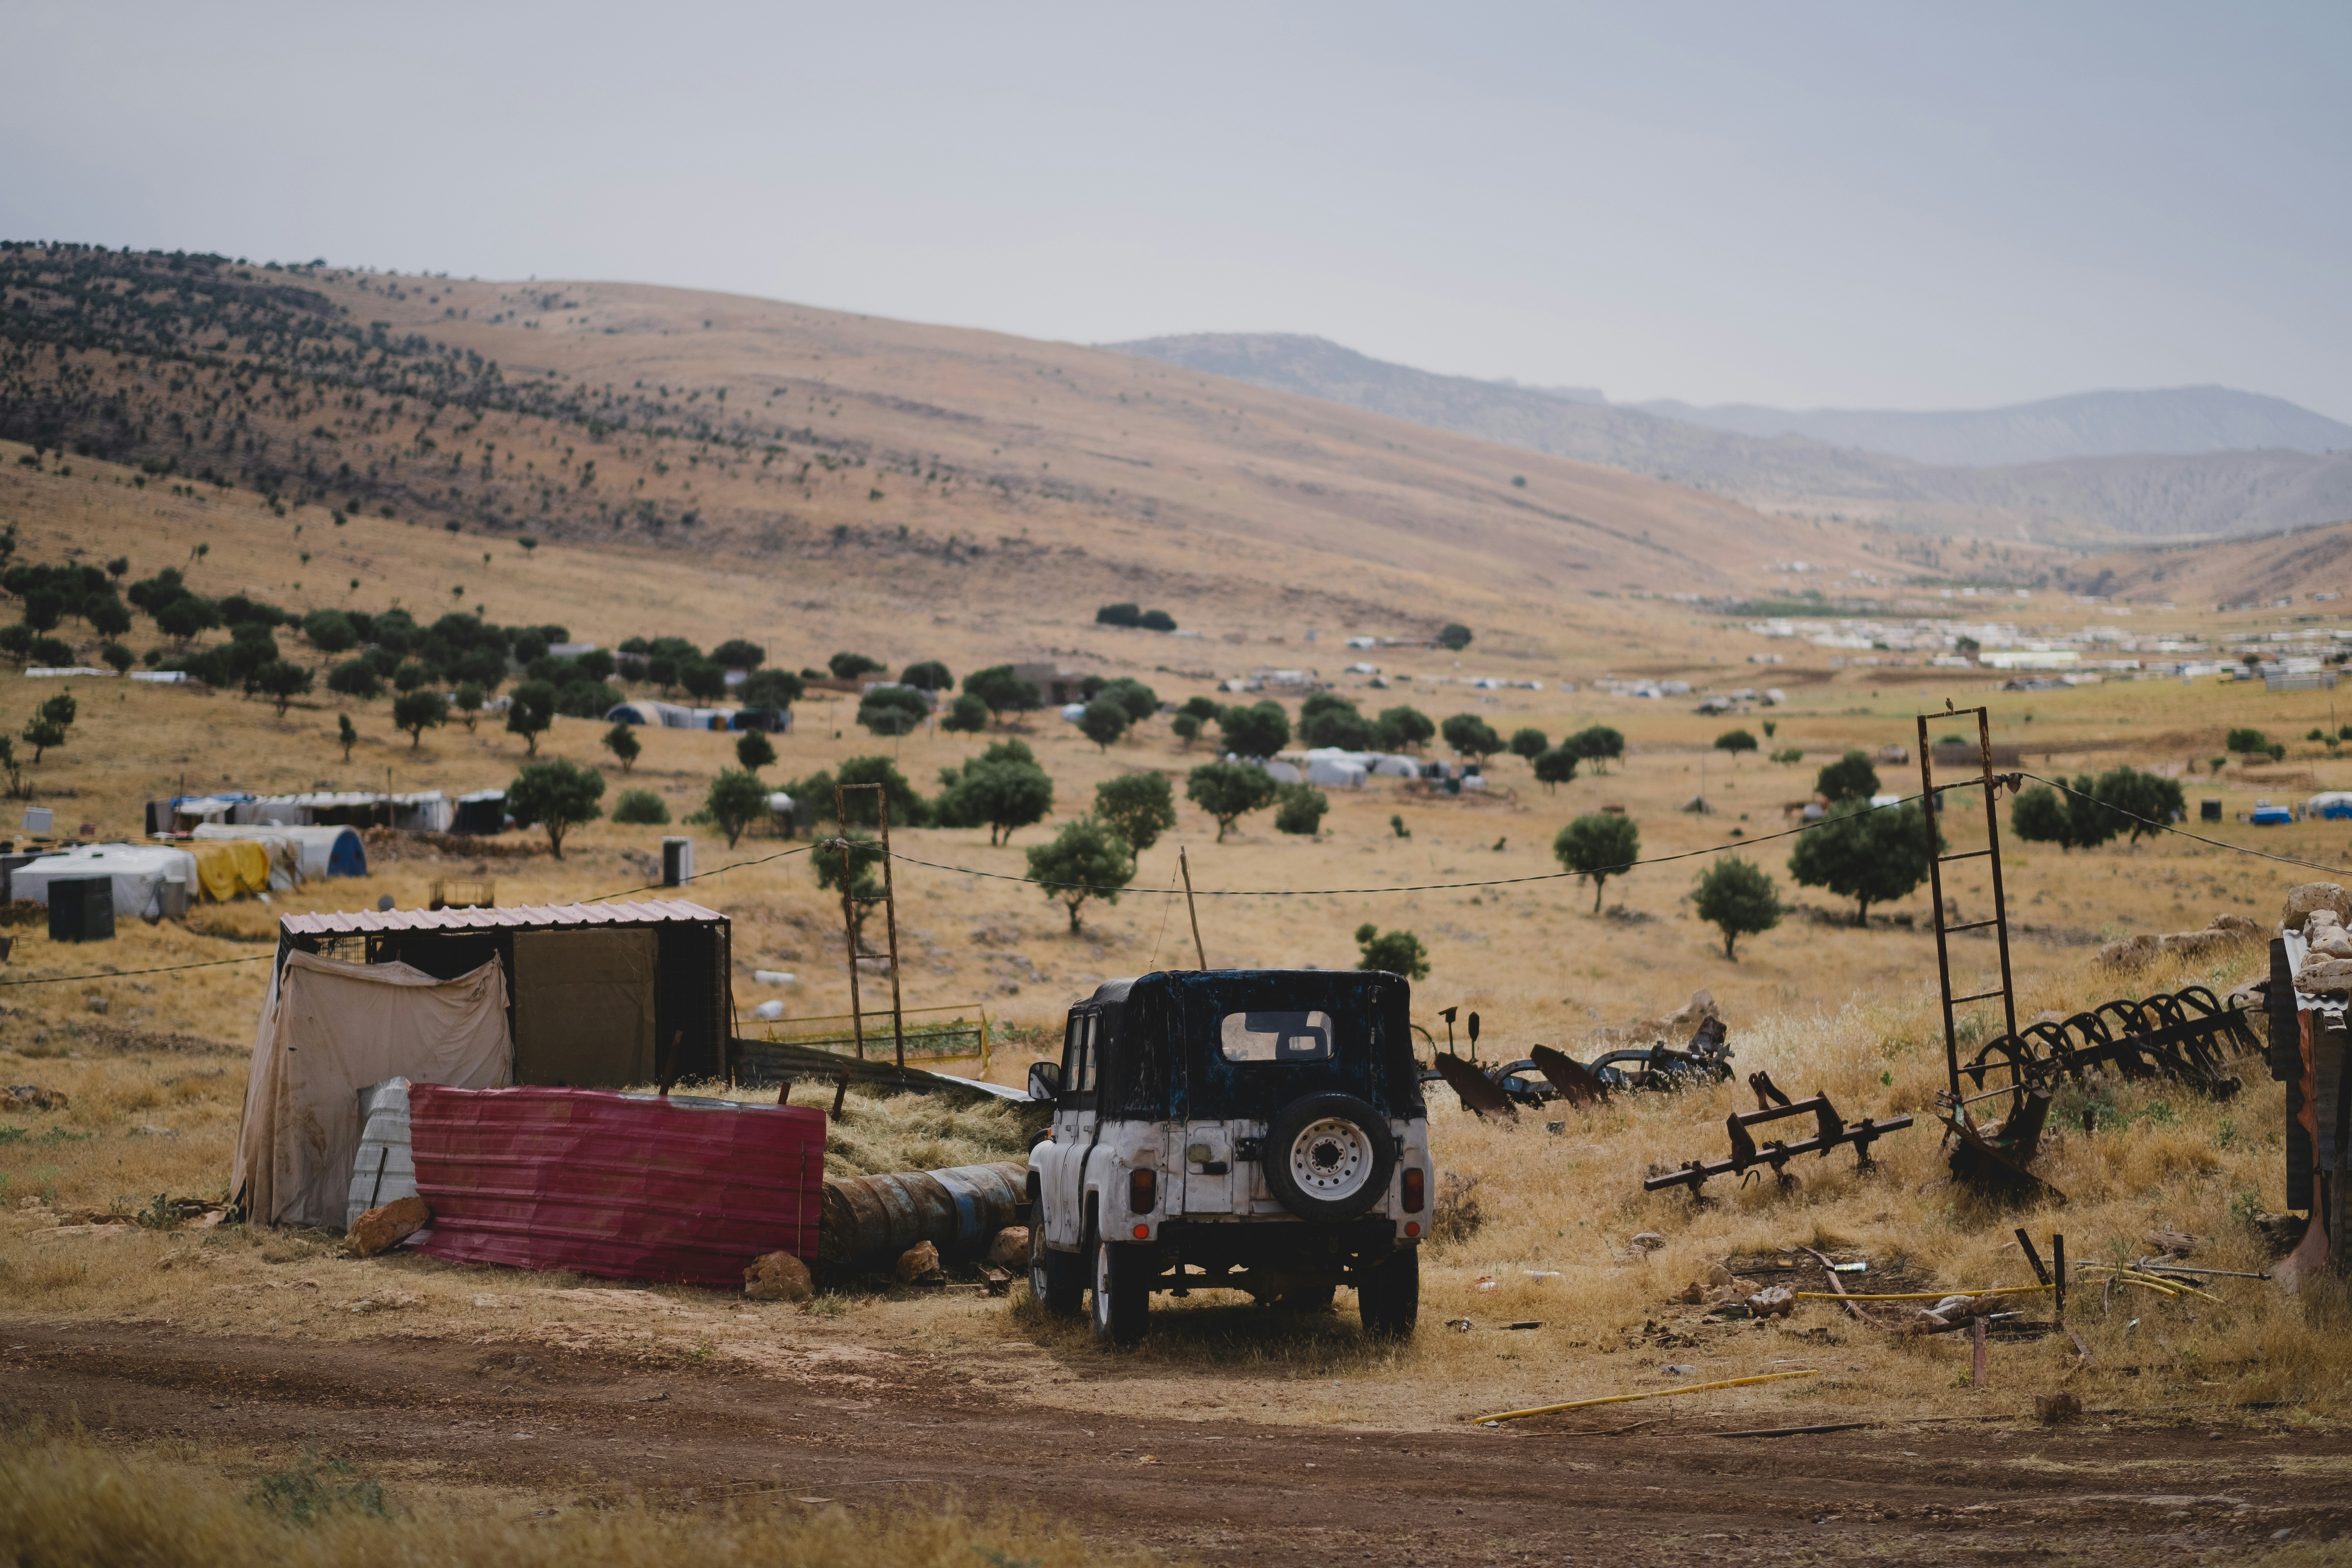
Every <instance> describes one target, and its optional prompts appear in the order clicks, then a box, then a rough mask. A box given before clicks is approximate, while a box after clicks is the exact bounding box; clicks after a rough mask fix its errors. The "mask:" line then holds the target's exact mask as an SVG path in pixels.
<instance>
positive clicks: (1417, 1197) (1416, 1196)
mask: <svg viewBox="0 0 2352 1568" xmlns="http://www.w3.org/2000/svg"><path fill="white" fill-rule="evenodd" d="M1428 1182H1429V1175H1428V1173H1427V1172H1425V1171H1423V1169H1422V1168H1421V1167H1420V1166H1419V1165H1407V1166H1406V1167H1405V1168H1404V1212H1405V1213H1407V1214H1419V1213H1420V1212H1421V1205H1423V1203H1424V1202H1426V1201H1427V1200H1428V1197H1429V1190H1428Z"/></svg>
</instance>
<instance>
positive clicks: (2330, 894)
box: [2279, 882, 2352, 931]
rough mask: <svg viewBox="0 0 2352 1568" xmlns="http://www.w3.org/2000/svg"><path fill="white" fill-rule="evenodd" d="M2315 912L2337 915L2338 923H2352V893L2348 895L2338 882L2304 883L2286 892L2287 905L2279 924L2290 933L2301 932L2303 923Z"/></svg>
mask: <svg viewBox="0 0 2352 1568" xmlns="http://www.w3.org/2000/svg"><path fill="white" fill-rule="evenodd" d="M2313 910H2332V911H2333V912H2334V913H2335V916H2336V923H2337V924H2339V925H2341V924H2344V923H2345V922H2347V921H2352V893H2347V892H2346V891H2345V890H2344V888H2343V885H2342V884H2341V883H2337V882H2303V883H2299V884H2297V885H2296V886H2294V887H2292V888H2289V889H2287V890H2286V903H2285V905H2284V907H2283V908H2282V909H2281V910H2279V924H2280V925H2282V926H2284V928H2285V929H2287V930H2288V931H2301V930H2302V929H2303V922H2304V921H2305V920H2307V919H2309V918H2310V916H2311V913H2312V911H2313Z"/></svg>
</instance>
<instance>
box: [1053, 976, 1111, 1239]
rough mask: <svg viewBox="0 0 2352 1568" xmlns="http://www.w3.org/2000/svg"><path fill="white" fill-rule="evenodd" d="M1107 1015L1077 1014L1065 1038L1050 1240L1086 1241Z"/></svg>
mask: <svg viewBox="0 0 2352 1568" xmlns="http://www.w3.org/2000/svg"><path fill="white" fill-rule="evenodd" d="M1101 1030H1102V1015H1101V1013H1100V1012H1099V1011H1098V1010H1087V1011H1084V1012H1074V1013H1072V1014H1071V1015H1070V1021H1069V1026H1068V1027H1067V1028H1066V1030H1065V1031H1064V1033H1063V1037H1062V1091H1061V1093H1060V1094H1058V1095H1056V1096H1055V1099H1054V1165H1053V1170H1052V1173H1051V1174H1050V1175H1049V1176H1048V1177H1047V1182H1048V1184H1049V1185H1048V1190H1047V1191H1046V1193H1045V1214H1046V1223H1045V1241H1046V1244H1047V1245H1048V1246H1051V1247H1077V1246H1079V1245H1080V1244H1081V1243H1083V1242H1084V1241H1085V1239H1086V1171H1087V1156H1088V1155H1089V1154H1091V1153H1092V1152H1093V1151H1094V1142H1095V1130H1096V1127H1097V1114H1096V1099H1097V1096H1096V1079H1097V1074H1098V1071H1099V1064H1098V1062H1097V1052H1098V1051H1099V1050H1100V1048H1101Z"/></svg>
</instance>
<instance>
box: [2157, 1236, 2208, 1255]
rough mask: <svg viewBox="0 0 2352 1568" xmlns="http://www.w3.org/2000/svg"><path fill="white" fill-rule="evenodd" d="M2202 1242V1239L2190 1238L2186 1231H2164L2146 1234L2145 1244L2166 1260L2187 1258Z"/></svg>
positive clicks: (2203, 1240)
mask: <svg viewBox="0 0 2352 1568" xmlns="http://www.w3.org/2000/svg"><path fill="white" fill-rule="evenodd" d="M2204 1242H2205V1238H2204V1237H2201V1236H2190V1235H2189V1234H2188V1233H2187V1232H2186V1231H2179V1230H2171V1229H2166V1230H2151V1231H2149V1232H2148V1233H2147V1244H2148V1245H2149V1246H2150V1247H2154V1248H2156V1249H2157V1250H2158V1252H2160V1253H2162V1254H2164V1256H2166V1257H2167V1258H2187V1257H2189V1256H2190V1255H2191V1254H2192V1253H2194V1252H2195V1251H2196V1250H2197V1249H2198V1248H2199V1247H2201V1246H2203V1245H2204Z"/></svg>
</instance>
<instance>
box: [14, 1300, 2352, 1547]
mask: <svg viewBox="0 0 2352 1568" xmlns="http://www.w3.org/2000/svg"><path fill="white" fill-rule="evenodd" d="M0 1368H5V1383H0V1387H5V1394H0V1397H5V1407H6V1413H7V1415H8V1418H9V1419H10V1420H11V1421H12V1422H14V1421H16V1420H21V1419H23V1418H25V1417H26V1416H29V1415H47V1416H49V1417H52V1418H56V1417H65V1416H72V1415H78V1416H79V1418H80V1419H81V1420H82V1421H83V1422H84V1423H85V1424H86V1425H87V1426H89V1428H91V1429H92V1430H94V1431H100V1432H102V1433H103V1434H104V1435H105V1437H106V1440H109V1441H145V1440H152V1439H159V1438H180V1439H184V1440H193V1441H198V1442H203V1443H206V1444H208V1445H212V1446H214V1447H217V1448H219V1449H220V1450H222V1451H224V1452H257V1451H269V1450H276V1451H278V1452H291V1451H292V1450H293V1449H294V1448H296V1447H299V1446H300V1445H302V1444H304V1443H312V1442H315V1443H316V1444H317V1445H318V1446H319V1447H320V1449H321V1450H323V1451H324V1452H326V1453H329V1454H331V1455H335V1456H338V1457H341V1458H350V1459H352V1460H353V1461H354V1462H356V1463H359V1464H361V1465H362V1466H369V1465H374V1466H379V1467H384V1468H387V1469H388V1470H392V1471H394V1472H395V1473H396V1472H399V1471H403V1470H405V1471H407V1472H409V1473H430V1474H433V1475H435V1476H436V1477H437V1478H439V1479H441V1480H443V1481H445V1482H448V1483H457V1484H469V1483H470V1484H477V1485H485V1486H493V1487H499V1488H509V1489H522V1490H525V1491H531V1492H537V1493H541V1494H543V1496H544V1501H545V1503H546V1504H547V1505H550V1506H555V1507H562V1508H568V1507H573V1506H582V1505H584V1504H586V1503H588V1502H590V1501H592V1500H599V1499H610V1498H614V1497H617V1496H621V1495H625V1494H626V1493H628V1492H632V1491H634V1492H635V1494H637V1495H639V1496H642V1497H645V1498H646V1499H648V1500H656V1501H660V1502H665V1503H692V1502H698V1501H708V1500H711V1499H713V1498H715V1497H719V1496H724V1495H729V1494H741V1493H749V1492H761V1491H768V1492H780V1493H782V1495H784V1496H786V1497H791V1498H796V1499H825V1500H833V1501H836V1502H840V1503H844V1504H849V1505H853V1506H855V1505H860V1504H866V1503H870V1502H873V1501H875V1500H879V1499H881V1498H883V1497H886V1496H888V1497H895V1498H908V1497H917V1498H922V1497H930V1496H936V1495H938V1494H940V1493H941V1492H944V1491H947V1490H950V1489H953V1490H959V1491H961V1493H962V1494H963V1495H964V1496H965V1497H966V1498H967V1499H968V1500H971V1501H972V1502H974V1503H976V1504H979V1505H982V1506H988V1505H992V1504H998V1503H1003V1504H1010V1505H1014V1506H1020V1507H1029V1508H1036V1509H1041V1510H1045V1511H1048V1512H1051V1513H1054V1514H1056V1515H1060V1516H1063V1517H1066V1518H1068V1519H1070V1520H1072V1521H1075V1522H1076V1524H1077V1525H1078V1527H1079V1528H1080V1529H1081V1530H1083V1531H1086V1532H1087V1534H1088V1535H1090V1536H1099V1537H1102V1538H1105V1539H1110V1540H1119V1541H1136V1540H1139V1541H1142V1542H1148V1543H1150V1544H1151V1545H1153V1546H1156V1547H1159V1548H1160V1549H1162V1550H1165V1551H1168V1552H1171V1553H1173V1554H1178V1555H1187V1554H1190V1555H1196V1556H1198V1557H1199V1558H1200V1559H1201V1560H1202V1562H1204V1563H1262V1562H1273V1563H1280V1562H1292V1561H1297V1562H1308V1561H1313V1562H1318V1563H1330V1562H1347V1563H1358V1562H1363V1563H1465V1562H1466V1563H1512V1562H1519V1561H1530V1560H1532V1561H1543V1562H1553V1563H1558V1562H1565V1561H1574V1562H1591V1561H1594V1560H1605V1561H1609V1562H1612V1563H1618V1564H1633V1563H1676V1564H1685V1563H1688V1562H1690V1561H1691V1560H1692V1559H1693V1557H1694V1555H1701V1556H1704V1557H1706V1558H1707V1559H1709V1560H1716V1561H1750V1560H1758V1559H1761V1558H1765V1557H1768V1556H1779V1555H1782V1554H1792V1555H1797V1556H1800V1557H1801V1556H1805V1555H1808V1554H1810V1555H1813V1556H1818V1557H1824V1558H1830V1559H1838V1558H1843V1557H1849V1556H1851V1557H1861V1556H1864V1555H1871V1556H1875V1557H1880V1558H1890V1559H1894V1560H1898V1561H1900V1560H1908V1561H1928V1560H1935V1559H1941V1558H1948V1557H1952V1556H1957V1555H1960V1554H1963V1553H1965V1554H1966V1555H1968V1556H1969V1558H1970V1559H1971V1560H1975V1561H1990V1562H1998V1561H2009V1560H2018V1561H2023V1560H2028V1559H2040V1560H2047V1559H2050V1558H2052V1557H2053V1556H2054V1557H2058V1558H2065V1557H2069V1556H2072V1555H2074V1554H2076V1553H2081V1554H2084V1555H2090V1554H2092V1553H2097V1554H2099V1555H2102V1556H2105V1555H2107V1554H2108V1553H2111V1552H2116V1551H2118V1550H2119V1549H2125V1550H2128V1549H2132V1548H2138V1549H2147V1548H2156V1549H2160V1550H2165V1551H2174V1552H2177V1551H2180V1550H2184V1549H2198V1550H2208V1551H2210V1550H2213V1549H2232V1548H2234V1549H2238V1550H2252V1549H2253V1548H2256V1547H2261V1546H2268V1545H2270V1544H2271V1543H2272V1542H2273V1539H2293V1540H2300V1541H2310V1540H2315V1539H2333V1538H2336V1537H2338V1536H2340V1535H2343V1534H2346V1533H2347V1532H2352V1486H2347V1484H2346V1483H2347V1479H2352V1438H2347V1437H2346V1436H2337V1435H2321V1436H2315V1435H2313V1434H2310V1433H2307V1432H2305V1433H2294V1434H2290V1433H2288V1432H2287V1431H2285V1430H2284V1427H2283V1426H2277V1425H2268V1426H2265V1425H2261V1424H2255V1425H2242V1426H2231V1427H2228V1428H2225V1429H2221V1430H2216V1429H2214V1428H2213V1427H2212V1426H2210V1424H2205V1423H2200V1424H2197V1425H2194V1426H2185V1427H2177V1428H2176V1427H2166V1426H2151V1425H2148V1424H2147V1423H2145V1422H2144V1421H2143V1422H2141V1423H2138V1424H2135V1425H2133V1426H2129V1427H2116V1428H2109V1429H2105V1430H2102V1429H2100V1428H2101V1426H2102V1425H2103V1424H2102V1422H2101V1421H2100V1420H2099V1418H2097V1417H2096V1416H2094V1417H2093V1418H2092V1419H2091V1420H2090V1421H2089V1422H2088V1423H2087V1424H2086V1425H2085V1426H2080V1427H2072V1428H2063V1429H2057V1430H2045V1429H2042V1428H2038V1427H2037V1428H2010V1427H2006V1426H2000V1425H1997V1424H1972V1425H1963V1424H1950V1425H1942V1426H1898V1427H1883V1428H1877V1429H1872V1430H1865V1431H1853V1432H1841V1433H1832V1434H1826V1435H1821V1436H1799V1437H1787V1438H1748V1439H1733V1438H1726V1437H1722V1436H1713V1435H1709V1434H1708V1433H1706V1431H1704V1430H1703V1429H1702V1427H1701V1426H1699V1425H1695V1424H1693V1423H1691V1422H1688V1421H1683V1422H1677V1423H1673V1424H1671V1425H1670V1424H1668V1423H1667V1422H1666V1421H1665V1420H1664V1418H1663V1416H1662V1415H1654V1416H1653V1417H1651V1418H1649V1424H1641V1423H1643V1420H1644V1417H1643V1414H1642V1413H1641V1412H1640V1411H1638V1410H1636V1411H1633V1412H1630V1413H1628V1414H1626V1415H1622V1417H1620V1416H1617V1415H1614V1414H1613V1413H1604V1418H1603V1419H1600V1420H1593V1421H1589V1422H1584V1423H1580V1425H1579V1426H1578V1428H1577V1430H1575V1431H1574V1432H1567V1431H1561V1430H1557V1429H1555V1430H1553V1431H1551V1432H1545V1431H1542V1430H1540V1429H1538V1428H1537V1427H1536V1426H1532V1425H1531V1426H1511V1427H1503V1428H1497V1429H1464V1430H1461V1431H1458V1432H1454V1431H1449V1432H1444V1433H1436V1434H1431V1433H1411V1434H1401V1433H1381V1432H1370V1431H1351V1430H1345V1429H1338V1428H1327V1427H1294V1426H1285V1427H1272V1426H1251V1425H1247V1424H1243V1423H1234V1422H1198V1423H1194V1422H1173V1421H1166V1420H1129V1419H1122V1418H1119V1417H1117V1416H1114V1415H1105V1416H1103V1417H1101V1418H1094V1417H1090V1416H1087V1415H1073V1414H1066V1413H1063V1412H1056V1411H1046V1410H1040V1409H1038V1408H1035V1407H1034V1406H1030V1405H1015V1404H1008V1403H1005V1402H1003V1401H1002V1400H1000V1399H999V1398H998V1397H996V1396H995V1395H993V1394H990V1393H989V1392H987V1391H985V1390H982V1389H978V1388H974V1387H972V1386H971V1385H969V1384H958V1383H955V1382H952V1381H946V1382H937V1383H934V1382H931V1381H930V1380H929V1378H928V1377H927V1378H925V1379H923V1380H920V1381H918V1380H916V1379H913V1378H910V1377H908V1376H905V1375H903V1374H886V1375H884V1376H882V1377H880V1378H878V1379H877V1380H876V1381H875V1382H874V1383H873V1384H871V1385H870V1386H869V1387H868V1388H867V1389H866V1390H864V1391H862V1393H861V1394H859V1395H858V1396H856V1397H844V1396H843V1394H842V1392H841V1390H840V1389H839V1388H838V1387H837V1386H835V1385H830V1384H827V1385H817V1384H801V1383H798V1382H796V1381H795V1380H793V1379H792V1378H789V1377H777V1376H772V1375H760V1374H755V1373H740V1372H730V1371H728V1370H726V1369H724V1368H702V1367H693V1366H689V1367H684V1368H663V1369H656V1370H648V1369H647V1368H646V1366H645V1365H644V1364H643V1363H638V1362H631V1361H628V1360H625V1359H623V1358H617V1357H606V1356H601V1355H597V1354H593V1353H579V1352H560V1351H531V1352H518V1351H516V1350H515V1349H514V1348H513V1347H511V1346H502V1347H484V1346H481V1345H476V1344H465V1343H457V1342H449V1341H432V1340H397V1339H395V1340H389V1341H377V1342H368V1343H362V1344H349V1343H346V1344H305V1343H300V1342H292V1343H289V1342H285V1341H282V1340H268V1341H263V1340H249V1339H235V1338H205V1337H196V1336H190V1335H184V1334H179V1333H175V1332H174V1331H173V1330H171V1329H170V1328H169V1327H167V1326H164V1325H160V1324H158V1325H149V1324H110V1325H106V1326H102V1327H91V1326H87V1325H75V1326H73V1327H70V1328H58V1327H55V1326H51V1325H46V1324H41V1323H36V1322H26V1321H15V1322H0ZM1104 1394H1105V1396H1106V1402H1107V1403H1108V1401H1109V1400H1111V1399H1114V1398H1115V1397H1116V1386H1115V1384H1106V1386H1105V1388H1104ZM1799 1418H1800V1417H1799V1416H1798V1415H1797V1414H1796V1413H1795V1412H1793V1411H1792V1412H1791V1413H1790V1419H1792V1420H1794V1419H1799ZM1824 1418H1831V1419H1833V1418H1834V1417H1824ZM1557 1425H1558V1424H1557V1423H1556V1424H1555V1426H1557ZM1628 1427H1632V1428H1634V1429H1633V1430H1625V1428H1628ZM2281 1531H2291V1532H2292V1534H2291V1535H2288V1536H2281V1535H2280V1532H2281Z"/></svg>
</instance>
